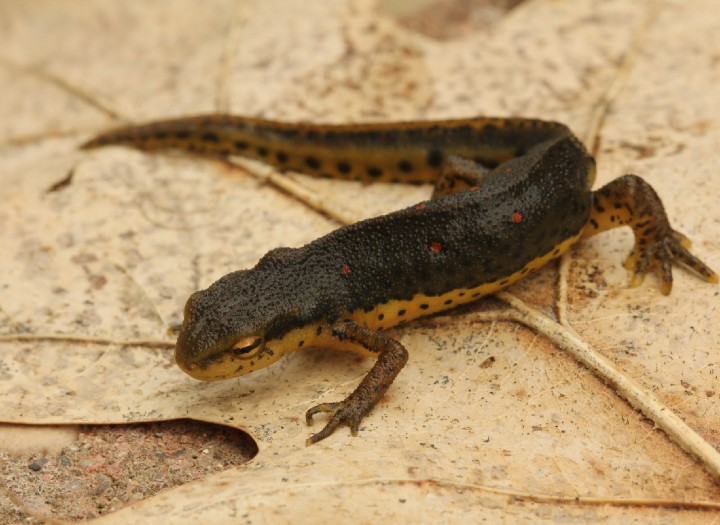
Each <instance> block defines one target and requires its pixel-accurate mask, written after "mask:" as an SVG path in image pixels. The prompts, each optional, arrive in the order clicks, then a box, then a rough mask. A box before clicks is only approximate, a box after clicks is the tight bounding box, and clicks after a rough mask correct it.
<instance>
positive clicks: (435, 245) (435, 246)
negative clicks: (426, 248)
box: [430, 242, 442, 253]
mask: <svg viewBox="0 0 720 525" xmlns="http://www.w3.org/2000/svg"><path fill="white" fill-rule="evenodd" d="M430 251H431V252H433V253H440V252H441V251H442V244H440V243H439V242H431V243H430Z"/></svg>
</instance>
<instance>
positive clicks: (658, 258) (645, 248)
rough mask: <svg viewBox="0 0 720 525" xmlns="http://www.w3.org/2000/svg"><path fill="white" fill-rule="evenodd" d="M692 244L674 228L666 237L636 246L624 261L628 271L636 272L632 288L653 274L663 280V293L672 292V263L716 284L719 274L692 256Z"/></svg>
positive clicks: (654, 237) (659, 237)
mask: <svg viewBox="0 0 720 525" xmlns="http://www.w3.org/2000/svg"><path fill="white" fill-rule="evenodd" d="M690 245H691V243H690V239H688V238H687V237H685V236H684V235H683V234H682V233H680V232H676V231H675V230H672V229H668V233H666V234H664V235H657V236H653V240H652V241H650V242H647V243H646V244H644V245H640V244H637V243H636V244H635V248H634V249H633V251H632V252H630V255H629V256H628V258H627V259H626V260H625V268H627V269H628V270H630V271H632V272H633V276H632V280H631V281H630V286H639V285H640V284H641V283H642V281H643V278H644V277H645V274H646V273H648V272H650V271H652V272H654V273H656V274H657V275H658V276H659V277H660V280H661V281H662V287H661V291H662V293H663V294H664V295H668V294H669V293H670V290H672V283H673V276H672V263H673V261H676V262H679V263H682V264H684V265H685V266H687V267H689V268H691V269H692V270H695V271H696V272H697V273H698V274H700V276H702V277H703V278H704V279H705V280H706V281H708V282H711V283H717V282H718V275H717V274H716V273H715V272H714V271H712V270H711V269H710V268H709V267H708V266H707V265H706V264H705V263H704V262H702V261H701V260H700V259H698V258H697V257H695V256H694V255H693V254H692V253H690V251H689V249H690Z"/></svg>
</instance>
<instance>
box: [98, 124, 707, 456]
mask: <svg viewBox="0 0 720 525" xmlns="http://www.w3.org/2000/svg"><path fill="white" fill-rule="evenodd" d="M106 144H126V145H130V146H133V147H137V148H140V149H144V150H155V149H163V148H180V149H184V150H187V151H192V152H196V153H202V154H205V155H215V156H228V155H242V156H247V157H251V158H256V159H260V160H264V161H266V162H268V163H270V164H273V165H274V166H276V167H277V168H278V169H280V170H296V171H301V172H303V173H307V174H310V175H315V176H326V177H335V178H347V179H355V180H385V181H397V182H410V183H421V182H434V183H435V192H434V194H433V199H432V200H430V201H427V202H422V203H419V204H417V205H415V206H412V207H410V208H406V209H404V210H401V211H398V212H395V213H391V214H388V215H385V216H382V217H377V218H373V219H369V220H366V221H362V222H359V223H356V224H352V225H349V226H346V227H343V228H339V229H338V230H336V231H334V232H332V233H330V234H328V235H326V236H324V237H322V238H320V239H317V240H316V241H313V242H311V243H310V244H308V245H306V246H303V247H301V248H296V249H291V248H277V249H275V250H272V251H270V252H269V253H268V254H266V255H265V256H264V257H263V258H262V259H261V260H260V261H259V262H258V264H257V265H256V266H255V267H254V268H252V269H249V270H241V271H237V272H233V273H230V274H228V275H226V276H224V277H223V278H221V279H219V280H218V281H217V282H215V283H214V284H213V285H211V286H210V287H209V288H207V289H206V290H202V291H199V292H196V293H195V294H193V295H192V296H191V297H190V299H189V300H188V302H187V304H186V306H185V317H184V321H183V326H182V329H181V331H180V334H179V336H178V340H177V345H176V360H177V362H178V364H179V365H180V367H181V368H182V369H183V370H185V371H186V372H187V373H189V374H190V375H192V376H194V377H197V378H199V379H207V380H215V379H225V378H228V377H233V376H236V375H242V374H246V373H248V372H251V371H253V370H256V369H258V368H262V367H264V366H268V365H269V364H271V363H273V362H274V361H276V360H277V359H278V358H280V357H281V356H282V355H284V354H286V353H288V352H290V351H293V350H297V349H299V348H302V347H307V346H326V347H332V348H337V349H352V350H366V351H369V352H370V353H374V354H376V355H377V361H376V362H375V364H374V366H373V367H372V369H371V370H370V372H369V373H368V374H367V376H365V378H364V379H363V380H362V382H361V383H360V385H359V386H358V387H357V388H356V389H355V390H354V391H353V392H352V393H351V394H350V395H349V396H348V397H347V398H345V399H344V400H343V401H340V402H337V403H324V404H321V405H318V406H316V407H313V408H311V409H310V410H309V411H308V412H307V415H306V417H307V420H308V422H310V421H311V420H312V417H313V415H315V414H317V413H320V412H326V413H329V414H330V419H329V422H328V423H327V425H326V426H325V428H324V429H322V430H321V431H320V432H318V433H317V434H315V435H314V436H312V437H311V438H310V439H309V440H308V443H315V442H317V441H319V440H321V439H324V438H326V437H327V436H329V435H330V434H331V433H332V432H333V431H334V430H335V429H336V428H337V427H338V426H339V425H341V424H347V425H349V426H350V428H351V430H352V431H353V432H355V431H357V429H358V427H359V424H360V421H361V420H362V418H363V417H365V416H366V415H367V414H368V413H369V412H370V410H371V409H372V408H373V407H374V406H375V404H376V403H377V402H378V401H379V399H380V398H381V397H382V395H383V393H384V392H385V391H386V390H387V389H388V388H389V386H390V385H391V383H392V381H393V380H394V378H395V377H396V376H397V374H398V373H399V372H400V370H401V369H402V367H403V366H404V365H405V362H406V361H407V358H408V353H407V350H406V349H405V348H403V346H402V345H401V344H400V343H399V342H398V341H395V340H393V339H391V338H389V337H387V336H386V335H385V334H384V333H382V332H380V331H379V330H382V329H383V328H386V327H390V326H394V325H396V324H398V323H401V322H404V321H406V320H409V319H413V318H416V317H419V316H421V315H427V314H430V313H433V312H437V311H440V310H444V309H447V308H452V307H454V306H456V305H458V304H462V303H465V302H469V301H471V300H474V299H475V298H476V297H479V296H481V295H483V294H486V293H491V292H493V291H495V290H497V289H500V288H502V287H504V286H507V285H509V284H511V283H512V282H514V281H516V280H517V279H519V278H522V277H524V276H525V275H526V274H527V273H529V272H531V271H532V270H533V269H535V268H537V267H539V266H540V265H542V264H544V263H546V262H547V261H548V260H551V259H552V258H555V257H558V256H559V255H561V254H562V252H563V251H564V250H567V249H568V247H569V246H570V245H571V244H572V243H574V242H576V241H577V239H579V238H580V237H588V236H590V235H594V234H595V233H598V232H601V231H604V230H607V229H609V228H615V227H618V226H622V225H627V226H630V227H631V228H632V229H633V232H634V233H635V238H636V242H635V249H634V251H633V254H631V256H630V258H629V259H628V264H627V265H628V268H629V269H631V270H632V271H633V272H634V274H635V278H634V281H633V283H634V284H637V282H638V279H639V278H641V277H642V275H643V274H644V273H645V272H646V271H654V272H656V273H658V274H659V275H660V276H661V278H662V280H663V292H664V293H669V292H670V288H671V284H672V274H671V265H672V262H673V261H674V260H676V261H679V262H681V263H684V264H685V265H687V266H689V267H690V268H692V269H694V270H696V271H697V272H698V273H699V274H700V275H701V276H702V277H704V278H705V279H706V280H708V281H710V282H717V275H716V274H715V273H714V272H713V271H712V270H710V269H709V268H708V267H707V266H705V265H704V264H703V263H702V262H701V261H699V260H698V259H697V258H695V257H694V256H693V255H692V254H691V253H690V252H689V251H688V250H687V248H688V247H689V242H688V241H687V239H686V238H685V237H684V236H682V235H681V234H679V233H677V232H675V231H674V230H673V229H672V228H671V227H670V224H669V222H668V219H667V216H666V215H665V211H664V209H663V206H662V203H661V201H660V199H659V197H658V196H657V194H656V193H655V192H654V190H653V189H652V188H651V187H650V186H649V185H648V184H647V183H646V182H644V181H643V180H642V179H640V178H639V177H637V176H634V175H626V176H624V177H621V178H619V179H616V180H615V181H612V182H611V183H609V184H608V185H606V186H605V187H603V188H601V189H600V190H598V191H597V192H595V193H593V192H592V191H591V186H592V183H593V181H594V177H595V161H594V160H593V159H592V157H591V156H590V155H589V154H588V153H587V151H586V150H585V148H584V147H583V146H582V144H581V143H580V142H579V141H578V140H577V138H575V136H574V135H573V134H572V133H571V132H570V131H569V130H568V129H567V127H565V126H563V125H562V124H558V123H553V122H544V121H539V120H530V119H492V118H477V119H467V120H453V121H437V122H407V123H389V124H366V125H345V126H323V125H311V124H287V123H279V122H272V121H267V120H260V119H252V118H244V117H232V116H227V115H209V116H200V117H191V118H187V119H177V120H171V121H165V122H157V123H151V124H147V125H144V126H137V127H127V128H122V129H118V130H115V131H111V132H109V133H106V134H104V135H101V136H99V137H97V138H95V139H93V140H92V141H90V142H88V143H87V144H85V146H84V147H85V148H92V147H97V146H102V145H106Z"/></svg>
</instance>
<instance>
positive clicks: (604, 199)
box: [582, 175, 718, 295]
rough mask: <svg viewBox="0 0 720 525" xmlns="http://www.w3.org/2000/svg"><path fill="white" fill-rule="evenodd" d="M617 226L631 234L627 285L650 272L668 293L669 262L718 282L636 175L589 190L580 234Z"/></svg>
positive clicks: (655, 196)
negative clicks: (590, 203)
mask: <svg viewBox="0 0 720 525" xmlns="http://www.w3.org/2000/svg"><path fill="white" fill-rule="evenodd" d="M619 226H630V227H631V228H632V229H633V233H634V234H635V246H634V248H633V250H632V252H630V256H629V257H628V258H627V259H626V261H625V268H627V269H628V270H630V271H632V272H633V277H632V281H631V283H630V284H631V286H638V285H640V283H642V280H643V278H644V277H645V274H646V273H647V272H649V271H652V272H654V273H656V274H657V275H658V276H659V277H660V279H661V280H662V288H661V290H662V293H663V294H665V295H667V294H669V293H670V290H671V289H672V281H673V278H672V262H673V261H677V262H680V263H682V264H684V265H685V266H688V267H689V268H691V269H693V270H695V271H696V272H697V273H698V274H700V276H701V277H703V278H704V279H705V280H706V281H708V282H711V283H717V282H718V276H717V274H716V273H715V272H714V271H712V270H711V269H710V268H709V267H708V266H707V265H706V264H705V263H703V262H702V261H701V260H700V259H698V258H697V257H695V256H694V255H693V254H692V253H690V251H689V248H690V240H689V239H688V238H687V237H685V236H684V235H683V234H682V233H680V232H676V231H675V230H673V229H672V227H671V226H670V222H669V221H668V218H667V215H666V214H665V208H664V206H663V204H662V201H661V200H660V197H658V194H657V193H655V190H654V189H653V188H652V186H650V184H648V183H647V182H645V181H644V180H643V179H641V178H640V177H638V176H637V175H624V176H622V177H619V178H617V179H615V180H613V181H611V182H609V183H608V184H606V185H605V186H603V187H602V188H600V189H599V190H597V191H595V192H593V206H592V209H591V212H590V218H589V219H588V223H587V225H586V226H585V229H584V230H583V234H582V237H583V238H585V237H590V236H592V235H595V234H596V233H600V232H602V231H605V230H609V229H611V228H617V227H619Z"/></svg>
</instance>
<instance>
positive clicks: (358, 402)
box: [305, 321, 408, 445]
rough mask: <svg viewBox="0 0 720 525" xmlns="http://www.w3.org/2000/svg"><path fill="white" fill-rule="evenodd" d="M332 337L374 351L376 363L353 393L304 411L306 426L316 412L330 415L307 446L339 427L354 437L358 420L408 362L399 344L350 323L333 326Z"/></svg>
mask: <svg viewBox="0 0 720 525" xmlns="http://www.w3.org/2000/svg"><path fill="white" fill-rule="evenodd" d="M332 334H333V336H334V337H336V338H338V339H340V340H341V341H343V340H350V341H353V342H356V343H358V344H360V345H362V346H363V347H365V348H367V349H368V350H370V351H371V352H376V353H377V354H378V360H377V361H376V362H375V364H374V365H373V367H372V368H371V369H370V372H368V374H367V375H366V376H365V377H364V378H363V380H362V381H361V382H360V384H359V385H358V387H357V388H356V389H355V390H354V391H353V393H352V394H350V395H349V396H348V397H346V398H345V399H344V400H342V401H339V402H335V403H322V404H320V405H317V406H314V407H312V408H311V409H310V410H308V411H307V413H306V414H305V419H306V421H307V423H308V424H312V417H313V416H314V415H315V414H317V413H318V412H328V413H330V414H332V415H331V417H330V421H329V422H328V423H327V425H325V428H323V429H322V430H321V431H320V432H318V433H317V434H314V435H312V436H310V437H309V438H308V440H307V442H306V444H307V445H312V444H313V443H317V442H318V441H320V440H322V439H325V438H326V437H328V436H329V435H330V434H332V433H333V432H334V431H335V429H336V428H337V427H339V426H340V425H341V424H347V425H349V426H350V431H351V432H352V434H353V435H355V434H357V431H358V429H359V428H360V421H362V418H364V417H365V416H366V415H367V414H369V413H370V411H371V410H372V408H373V407H374V406H375V405H376V404H377V402H378V401H379V400H380V398H381V397H382V396H383V394H384V393H385V391H386V390H387V389H388V388H389V387H390V385H391V384H392V382H393V380H394V379H395V377H396V376H397V375H398V374H399V373H400V370H401V369H402V367H403V366H405V363H406V362H407V360H408V352H407V350H405V347H404V346H403V345H401V344H400V343H398V342H397V341H395V340H394V339H392V338H390V337H388V336H386V335H385V334H383V333H381V332H375V331H373V330H370V329H369V328H365V327H363V326H360V325H358V324H356V323H354V322H353V321H343V322H340V323H337V324H336V325H334V326H333V327H332Z"/></svg>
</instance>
